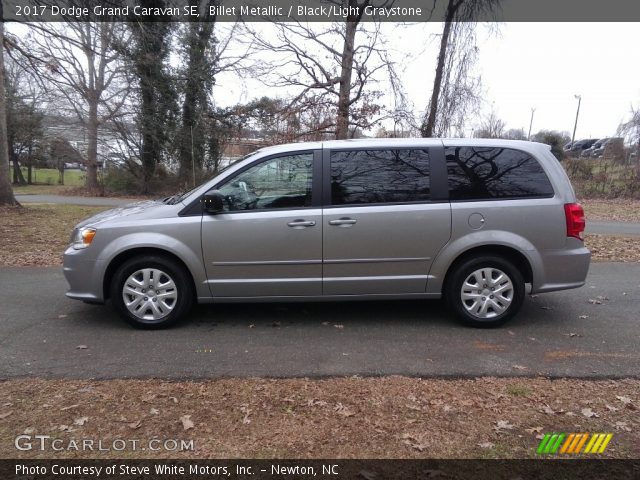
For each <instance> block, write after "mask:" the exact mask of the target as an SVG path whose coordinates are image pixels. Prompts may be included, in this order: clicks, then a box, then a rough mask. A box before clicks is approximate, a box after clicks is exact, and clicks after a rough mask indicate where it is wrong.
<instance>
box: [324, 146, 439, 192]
mask: <svg viewBox="0 0 640 480" xmlns="http://www.w3.org/2000/svg"><path fill="white" fill-rule="evenodd" d="M429 186H430V179H429V153H428V151H427V150H352V151H348V152H332V153H331V203H332V204H333V205H349V204H363V203H406V202H416V201H424V200H429Z"/></svg>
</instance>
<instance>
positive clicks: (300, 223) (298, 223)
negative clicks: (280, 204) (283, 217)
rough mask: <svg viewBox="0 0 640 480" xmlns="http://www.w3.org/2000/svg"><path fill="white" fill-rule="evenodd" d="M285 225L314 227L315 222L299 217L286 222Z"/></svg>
mask: <svg viewBox="0 0 640 480" xmlns="http://www.w3.org/2000/svg"><path fill="white" fill-rule="evenodd" d="M287 225H288V226H290V227H291V228H306V227H314V226H315V225H316V222H314V221H313V220H303V219H299V220H294V221H293V222H288V223H287Z"/></svg>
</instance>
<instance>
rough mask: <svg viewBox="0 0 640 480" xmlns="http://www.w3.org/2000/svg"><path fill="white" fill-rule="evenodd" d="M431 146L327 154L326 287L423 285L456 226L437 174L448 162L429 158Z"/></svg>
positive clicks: (379, 290)
mask: <svg viewBox="0 0 640 480" xmlns="http://www.w3.org/2000/svg"><path fill="white" fill-rule="evenodd" d="M438 152H441V149H440V150H438ZM430 153H431V152H430V150H429V149H418V148H414V149H393V148H390V149H369V150H364V149H350V150H332V151H331V152H330V155H327V156H326V158H325V164H324V168H325V175H324V177H325V179H330V187H327V189H326V190H325V192H326V193H325V202H327V203H329V204H330V205H327V207H326V208H325V210H324V217H323V223H324V225H323V229H324V233H323V236H324V239H323V242H324V253H323V257H324V280H323V293H324V295H379V294H396V295H397V294H403V295H404V294H413V293H424V292H425V291H426V284H427V278H428V272H429V268H430V266H431V263H432V261H433V259H434V258H435V256H436V254H437V253H438V252H439V251H440V249H441V248H442V247H443V246H444V245H445V244H446V242H447V241H448V240H449V237H450V234H451V212H450V205H449V202H448V201H446V191H445V192H443V191H442V186H441V185H440V180H442V178H439V177H443V178H445V177H444V170H443V168H444V163H443V162H441V163H437V162H431V160H432V158H431V157H433V155H430ZM432 163H434V165H431V164H432ZM432 167H434V168H432ZM327 169H328V170H329V171H327ZM438 169H440V175H439V176H434V175H432V174H433V173H434V172H437V171H438ZM432 177H435V178H438V180H437V181H434V182H433V185H432V182H431V179H432ZM445 188H446V187H445ZM329 190H330V191H329ZM434 192H435V193H436V194H434Z"/></svg>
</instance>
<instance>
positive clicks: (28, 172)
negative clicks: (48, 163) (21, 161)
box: [27, 164, 33, 185]
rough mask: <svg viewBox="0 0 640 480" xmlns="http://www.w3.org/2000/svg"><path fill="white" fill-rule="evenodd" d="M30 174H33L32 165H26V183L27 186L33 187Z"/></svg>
mask: <svg viewBox="0 0 640 480" xmlns="http://www.w3.org/2000/svg"><path fill="white" fill-rule="evenodd" d="M32 172H33V165H31V164H29V165H27V183H28V184H29V185H33V181H32V180H31V179H32V175H31V174H32Z"/></svg>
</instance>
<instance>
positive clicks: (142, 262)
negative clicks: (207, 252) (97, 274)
mask: <svg viewBox="0 0 640 480" xmlns="http://www.w3.org/2000/svg"><path fill="white" fill-rule="evenodd" d="M188 275H189V274H188V273H187V272H186V271H185V269H184V268H183V267H182V266H181V265H179V264H178V263H177V262H175V261H173V260H171V259H168V258H164V257H160V256H157V255H144V256H140V257H134V258H131V259H129V260H127V261H126V262H124V263H123V264H122V265H121V266H120V267H119V268H118V269H117V270H116V272H115V274H114V276H113V279H112V281H111V301H112V303H113V306H114V308H115V310H116V311H117V312H118V313H119V314H120V316H122V317H123V318H124V319H125V320H126V321H127V322H128V323H129V324H130V325H132V326H134V327H136V328H143V329H159V328H166V327H169V326H171V325H174V324H175V323H176V322H178V321H179V320H180V319H182V318H183V317H184V316H185V315H186V314H187V313H188V312H189V310H190V309H191V306H192V304H193V288H192V286H191V281H190V279H189V276H188Z"/></svg>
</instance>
